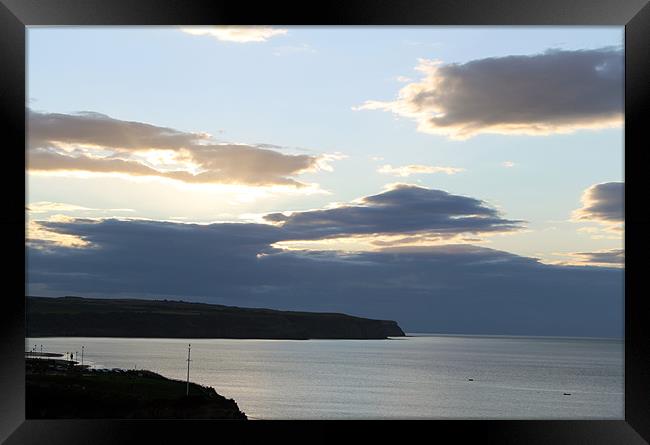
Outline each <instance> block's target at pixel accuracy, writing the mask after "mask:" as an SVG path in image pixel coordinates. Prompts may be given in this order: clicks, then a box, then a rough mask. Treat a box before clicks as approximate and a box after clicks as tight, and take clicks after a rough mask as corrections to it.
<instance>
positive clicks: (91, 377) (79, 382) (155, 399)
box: [25, 358, 246, 420]
mask: <svg viewBox="0 0 650 445" xmlns="http://www.w3.org/2000/svg"><path fill="white" fill-rule="evenodd" d="M26 371H27V373H26V376H25V408H26V417H27V418H28V419H241V420H245V419H246V415H245V414H244V413H243V412H241V410H240V409H239V407H238V406H237V403H236V402H235V401H234V400H232V399H227V398H225V397H223V396H221V395H219V394H217V392H216V391H215V390H214V389H213V388H210V387H207V386H201V385H197V384H196V383H192V382H190V384H189V395H187V386H186V385H187V384H186V382H182V381H178V380H171V379H168V378H165V377H163V376H161V375H159V374H156V373H154V372H151V371H145V370H137V371H136V370H122V369H114V370H104V369H87V368H84V367H82V366H78V365H77V364H76V362H72V361H69V360H53V359H29V358H28V359H26Z"/></svg>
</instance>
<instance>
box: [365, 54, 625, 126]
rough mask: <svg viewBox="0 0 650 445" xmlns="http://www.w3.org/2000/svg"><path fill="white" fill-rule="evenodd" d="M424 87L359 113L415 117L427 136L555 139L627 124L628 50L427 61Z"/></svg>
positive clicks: (369, 104)
mask: <svg viewBox="0 0 650 445" xmlns="http://www.w3.org/2000/svg"><path fill="white" fill-rule="evenodd" d="M416 70H417V71H418V72H420V73H421V74H422V76H423V77H422V78H421V79H420V80H419V81H417V82H411V83H408V84H407V85H405V86H404V87H403V88H402V89H400V91H399V93H398V96H397V98H396V99H395V100H392V101H377V100H369V101H366V102H365V103H364V104H363V105H361V106H359V107H355V108H354V109H356V110H382V111H389V112H392V113H394V114H396V115H397V116H401V117H405V118H409V119H413V120H414V121H416V123H417V129H418V131H420V132H423V133H430V134H439V135H444V136H447V137H449V138H451V139H467V138H470V137H472V136H476V135H478V134H481V133H497V134H525V135H548V134H554V133H571V132H574V131H576V130H587V129H602V128H611V127H620V126H621V125H622V123H623V52H622V51H621V50H620V49H614V48H602V49H593V50H577V51H564V50H548V51H546V52H544V53H541V54H534V55H522V56H519V55H517V56H507V57H492V58H486V59H478V60H473V61H470V62H467V63H463V64H458V63H452V64H444V63H443V62H442V61H439V60H427V59H420V60H419V63H418V65H417V67H416Z"/></svg>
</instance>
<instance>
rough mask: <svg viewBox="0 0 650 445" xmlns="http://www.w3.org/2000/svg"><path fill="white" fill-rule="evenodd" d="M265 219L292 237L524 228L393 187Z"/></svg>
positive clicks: (478, 208)
mask: <svg viewBox="0 0 650 445" xmlns="http://www.w3.org/2000/svg"><path fill="white" fill-rule="evenodd" d="M265 220H266V221H268V222H271V223H274V224H277V225H278V226H280V227H282V228H283V229H284V230H285V231H286V232H288V236H291V237H292V238H290V239H319V238H330V237H339V236H349V235H369V234H391V233H400V234H401V233H427V234H430V235H436V236H442V237H452V236H455V235H458V234H462V233H490V232H507V231H514V230H519V229H521V228H522V226H521V223H522V221H518V220H508V219H504V218H502V217H501V216H500V215H499V212H497V211H496V210H495V209H493V208H491V207H488V206H487V204H486V203H485V202H483V201H481V200H478V199H475V198H470V197H466V196H459V195H452V194H450V193H447V192H445V191H442V190H434V189H427V188H423V187H418V186H414V185H408V184H396V185H393V186H392V188H390V189H389V190H387V191H385V192H383V193H380V194H377V195H372V196H366V197H364V198H361V199H360V200H358V202H357V203H351V204H344V205H339V206H338V207H334V208H329V209H323V210H309V211H303V212H293V213H290V214H288V215H286V214H284V213H271V214H268V215H266V216H265Z"/></svg>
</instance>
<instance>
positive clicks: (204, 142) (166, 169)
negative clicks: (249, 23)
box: [27, 111, 343, 188]
mask: <svg viewBox="0 0 650 445" xmlns="http://www.w3.org/2000/svg"><path fill="white" fill-rule="evenodd" d="M28 142H29V151H28V158H27V164H28V169H29V171H30V172H48V173H52V172H59V173H63V174H64V175H65V174H69V172H73V171H79V172H86V173H94V174H119V175H126V176H129V177H159V178H164V179H169V180H173V181H178V182H181V183H194V184H236V185H247V186H255V187H268V186H288V187H293V188H306V187H310V185H309V184H305V183H303V182H301V181H298V180H297V179H295V178H294V177H295V176H297V175H300V174H302V173H305V172H314V171H332V166H331V162H333V161H335V160H338V159H342V158H343V155H342V154H340V153H335V154H325V155H322V156H318V155H307V154H297V155H293V154H285V153H280V152H278V151H276V150H272V149H268V148H261V147H259V146H255V145H247V144H232V143H231V144H227V143H215V142H213V141H212V139H211V136H210V135H209V134H207V133H189V132H183V131H179V130H175V129H171V128H166V127H158V126H155V125H151V124H146V123H141V122H130V121H123V120H119V119H114V118H111V117H109V116H106V115H103V114H99V113H88V112H85V113H78V114H55V113H39V112H34V111H30V113H29V135H28Z"/></svg>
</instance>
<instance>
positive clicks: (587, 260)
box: [569, 249, 625, 267]
mask: <svg viewBox="0 0 650 445" xmlns="http://www.w3.org/2000/svg"><path fill="white" fill-rule="evenodd" d="M569 255H570V256H571V257H573V258H574V259H575V260H576V261H577V262H578V263H579V264H592V265H595V266H610V267H612V266H620V267H622V266H623V265H624V264H625V249H609V250H598V251H595V252H573V253H570V254H569Z"/></svg>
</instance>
